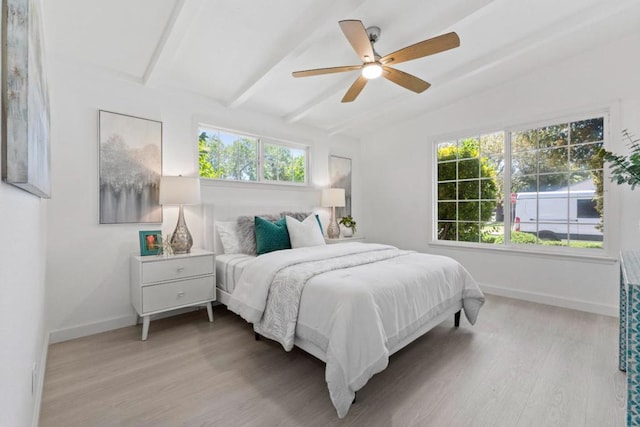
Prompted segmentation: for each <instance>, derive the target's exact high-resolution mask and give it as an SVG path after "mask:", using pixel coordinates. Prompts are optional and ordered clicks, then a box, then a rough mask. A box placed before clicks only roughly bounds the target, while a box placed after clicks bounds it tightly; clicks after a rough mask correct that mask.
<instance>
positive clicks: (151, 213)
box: [99, 110, 162, 224]
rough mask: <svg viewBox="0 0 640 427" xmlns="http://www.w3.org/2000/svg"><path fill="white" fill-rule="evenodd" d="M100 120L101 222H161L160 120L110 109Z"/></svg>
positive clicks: (100, 115) (103, 112) (102, 112)
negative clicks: (113, 111) (118, 112)
mask: <svg viewBox="0 0 640 427" xmlns="http://www.w3.org/2000/svg"><path fill="white" fill-rule="evenodd" d="M99 121H100V125H99V127H100V132H99V133H100V168H99V169H100V177H99V179H100V224H122V223H161V222H162V208H161V206H160V203H159V201H158V196H159V191H160V176H161V175H162V122H158V121H155V120H148V119H142V118H139V117H133V116H128V115H124V114H117V113H112V112H109V111H102V110H100V112H99Z"/></svg>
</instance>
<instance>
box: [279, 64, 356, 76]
mask: <svg viewBox="0 0 640 427" xmlns="http://www.w3.org/2000/svg"><path fill="white" fill-rule="evenodd" d="M361 68H362V65H345V66H344V67H329V68H316V69H313V70H303V71H294V72H293V73H291V75H293V77H309V76H319V75H321V74H333V73H344V72H345V71H353V70H359V69H361Z"/></svg>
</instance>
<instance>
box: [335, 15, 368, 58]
mask: <svg viewBox="0 0 640 427" xmlns="http://www.w3.org/2000/svg"><path fill="white" fill-rule="evenodd" d="M339 24H340V28H342V32H343V33H344V35H345V36H346V37H347V40H349V43H351V46H353V50H355V51H356V53H357V54H358V56H359V57H360V59H361V60H362V62H371V61H375V60H376V58H375V55H374V54H373V46H371V42H370V41H369V35H368V34H367V30H366V29H365V28H364V25H362V21H357V20H354V19H349V20H345V21H340V22H339Z"/></svg>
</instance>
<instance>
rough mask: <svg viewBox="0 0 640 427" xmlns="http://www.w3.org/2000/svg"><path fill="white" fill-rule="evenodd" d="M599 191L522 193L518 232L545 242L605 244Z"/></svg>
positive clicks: (517, 209) (516, 224)
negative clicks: (599, 242)
mask: <svg viewBox="0 0 640 427" xmlns="http://www.w3.org/2000/svg"><path fill="white" fill-rule="evenodd" d="M594 196H595V190H593V189H591V190H579V191H571V192H568V191H567V190H559V191H545V192H541V193H537V192H527V193H518V194H517V197H516V206H515V214H514V215H515V217H514V229H515V231H522V232H525V233H532V234H536V235H537V236H538V237H539V238H541V239H550V240H560V239H567V238H569V239H571V240H594V241H602V232H601V231H599V230H598V229H597V228H596V226H597V225H598V224H599V223H600V214H599V213H598V211H597V210H596V202H595V200H594V199H593V198H594Z"/></svg>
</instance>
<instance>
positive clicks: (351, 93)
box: [342, 76, 369, 102]
mask: <svg viewBox="0 0 640 427" xmlns="http://www.w3.org/2000/svg"><path fill="white" fill-rule="evenodd" d="M368 81H369V80H367V78H366V77H362V76H360V77H358V78H357V79H356V81H355V82H353V84H352V85H351V87H350V88H349V90H348V91H347V93H345V94H344V97H343V98H342V102H351V101H353V100H354V99H356V98H357V97H358V95H360V92H362V89H363V88H364V86H365V85H366V84H367V82H368Z"/></svg>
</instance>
